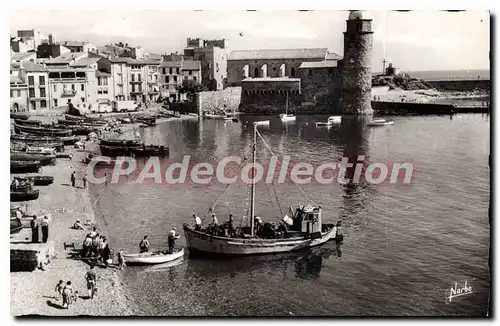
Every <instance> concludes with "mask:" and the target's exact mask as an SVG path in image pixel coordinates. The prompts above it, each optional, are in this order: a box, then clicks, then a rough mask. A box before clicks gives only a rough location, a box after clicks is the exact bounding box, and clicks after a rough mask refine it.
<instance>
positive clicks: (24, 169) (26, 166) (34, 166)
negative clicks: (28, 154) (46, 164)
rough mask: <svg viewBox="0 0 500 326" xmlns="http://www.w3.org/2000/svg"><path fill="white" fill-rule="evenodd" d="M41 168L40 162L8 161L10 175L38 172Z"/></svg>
mask: <svg viewBox="0 0 500 326" xmlns="http://www.w3.org/2000/svg"><path fill="white" fill-rule="evenodd" d="M41 167H42V165H41V164H40V161H12V160H11V161H10V173H29V172H38V171H39V170H40V168H41Z"/></svg>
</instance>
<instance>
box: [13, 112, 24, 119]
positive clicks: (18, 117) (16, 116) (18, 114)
mask: <svg viewBox="0 0 500 326" xmlns="http://www.w3.org/2000/svg"><path fill="white" fill-rule="evenodd" d="M10 118H11V119H18V120H28V118H29V115H27V114H25V113H14V112H11V113H10Z"/></svg>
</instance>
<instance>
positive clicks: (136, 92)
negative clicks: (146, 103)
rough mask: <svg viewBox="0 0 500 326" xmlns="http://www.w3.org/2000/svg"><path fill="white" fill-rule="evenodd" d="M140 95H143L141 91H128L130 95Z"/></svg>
mask: <svg viewBox="0 0 500 326" xmlns="http://www.w3.org/2000/svg"><path fill="white" fill-rule="evenodd" d="M142 93H143V91H142V89H140V90H132V91H130V94H142Z"/></svg>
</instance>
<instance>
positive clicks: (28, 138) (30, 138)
mask: <svg viewBox="0 0 500 326" xmlns="http://www.w3.org/2000/svg"><path fill="white" fill-rule="evenodd" d="M10 139H11V140H14V141H20V142H24V143H26V144H42V145H45V144H47V143H58V144H59V146H60V145H61V144H62V145H63V148H62V149H64V145H73V144H74V143H76V142H77V141H78V137H77V136H75V135H72V136H65V137H50V136H34V135H30V134H25V133H21V134H19V135H10ZM47 147H48V146H47Z"/></svg>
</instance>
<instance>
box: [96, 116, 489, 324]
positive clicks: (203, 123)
mask: <svg viewBox="0 0 500 326" xmlns="http://www.w3.org/2000/svg"><path fill="white" fill-rule="evenodd" d="M326 118H327V117H326V116H298V117H297V121H295V122H289V123H287V124H282V123H281V121H280V120H279V119H278V118H277V117H246V118H242V121H241V122H240V123H233V122H227V123H225V122H224V121H219V120H200V121H198V120H197V119H193V120H178V121H172V122H168V123H164V124H160V125H158V126H156V127H150V128H144V129H141V130H140V131H139V133H140V135H141V137H142V139H144V140H145V141H146V142H147V143H155V144H163V145H166V146H168V147H169V148H170V158H169V162H171V161H176V162H181V161H182V159H183V157H184V155H190V156H191V160H193V161H196V162H208V163H214V162H217V161H220V160H221V159H222V158H224V157H227V156H239V157H242V156H248V155H249V154H250V151H251V145H252V137H253V133H252V127H251V122H252V121H254V120H262V119H270V120H271V123H270V126H269V127H267V128H265V127H263V129H262V130H261V133H262V136H263V137H264V139H265V140H266V142H267V143H268V144H269V146H270V148H271V149H272V150H273V151H274V152H275V154H276V155H290V156H291V157H292V159H293V160H296V161H301V162H308V163H311V164H313V165H318V164H321V163H326V162H338V161H339V160H340V159H341V158H342V157H350V158H356V157H358V156H359V155H362V156H365V160H366V161H369V162H382V163H386V162H410V163H411V164H413V167H414V171H413V178H412V180H411V182H410V183H409V184H403V183H402V182H401V183H396V184H380V185H374V184H368V183H364V182H361V183H360V184H359V185H345V184H339V183H333V184H330V185H319V184H318V185H312V186H311V185H307V186H304V187H303V188H302V189H300V188H299V187H297V186H295V185H292V184H276V185H275V187H271V186H270V185H268V186H266V185H264V184H259V185H258V186H257V195H256V210H257V212H256V213H257V214H258V215H259V216H261V217H262V218H263V219H264V220H265V221H269V220H272V221H276V220H277V218H279V217H280V216H283V214H285V213H287V212H288V207H289V206H294V207H297V206H298V205H301V204H308V203H311V202H312V203H314V204H317V205H321V206H322V208H323V220H324V222H327V223H334V222H336V221H337V220H339V219H341V220H342V222H343V228H344V241H343V243H342V244H341V245H336V244H335V243H334V242H329V243H327V244H326V245H324V246H321V247H317V248H313V249H311V250H308V251H305V252H298V253H293V254H286V255H271V256H260V257H247V258H237V259H232V260H215V259H210V258H208V257H192V258H191V257H189V256H186V257H185V258H184V261H183V262H182V263H180V264H178V265H176V266H168V265H167V266H161V265H160V266H146V267H127V268H126V269H125V270H124V271H122V275H121V276H122V282H123V283H124V286H125V289H126V291H127V292H128V293H129V295H128V296H129V297H131V298H133V300H135V301H136V302H137V303H138V305H139V306H140V309H141V314H145V315H215V316H242V315H254V316H291V315H295V316H301V315H323V316H365V315H370V316H377V315H378V316H409V315H419V316H445V315H448V316H449V315H457V316H458V315H464V316H484V315H485V314H486V313H487V307H488V300H489V288H490V281H489V266H488V259H489V256H488V255H489V254H488V251H489V245H490V243H489V242H490V227H489V217H488V206H489V196H490V183H489V167H488V154H489V148H490V118H489V116H487V115H480V114H479V115H477V114H476V115H455V116H453V117H449V116H418V117H395V118H394V120H395V124H394V125H392V126H386V127H378V128H369V127H367V126H366V121H362V120H359V119H357V118H345V119H343V121H342V124H340V125H337V126H333V127H331V128H319V127H316V126H315V122H317V121H326ZM391 119H392V118H391ZM128 136H130V137H133V132H131V133H130V134H129V135H128ZM261 147H262V146H261ZM264 152H265V151H264V149H263V148H259V155H261V156H263V155H264ZM92 187H93V188H92V189H91V190H92V196H93V203H94V206H95V207H94V208H95V210H96V213H97V215H98V218H99V219H101V221H102V223H103V224H104V225H105V228H106V230H107V232H108V233H109V234H107V237H108V238H110V243H111V244H112V247H113V249H114V250H115V251H116V250H119V249H124V250H125V252H137V251H138V244H139V242H140V240H141V239H142V237H143V236H144V235H146V234H147V235H148V236H149V238H150V243H151V246H152V247H153V248H154V249H164V248H166V240H167V239H166V235H167V232H168V231H169V230H170V228H171V227H172V226H176V227H177V231H178V232H180V233H181V234H182V236H181V238H180V239H179V240H178V241H177V242H176V245H177V246H179V247H182V246H185V238H184V235H183V232H182V225H183V223H186V222H187V223H193V220H192V217H191V216H192V214H193V213H197V214H198V215H200V216H204V215H205V214H207V211H208V209H209V208H210V207H211V206H212V205H213V204H214V202H215V201H216V200H217V205H216V208H215V212H216V213H217V215H218V218H219V222H223V221H225V220H226V219H227V216H228V214H229V213H231V214H233V215H234V216H235V219H236V222H237V224H238V223H239V221H240V220H241V217H242V216H243V215H244V214H245V212H246V210H247V209H248V194H249V191H248V187H246V186H244V185H240V184H236V185H234V186H231V187H229V188H228V189H227V190H226V191H225V192H223V190H224V188H225V187H226V186H225V185H223V184H218V183H216V182H212V183H210V184H208V185H201V184H195V183H187V184H183V185H175V186H173V185H168V184H154V183H143V184H134V183H127V182H121V183H118V184H108V185H107V186H106V187H102V186H92ZM274 192H276V197H277V198H278V200H276V198H274ZM204 222H205V223H208V222H210V220H209V218H207V219H205V220H204ZM466 281H467V284H468V286H471V287H472V290H473V293H471V294H467V295H463V296H460V297H456V298H453V299H452V300H451V301H450V300H449V296H450V290H451V288H452V287H454V286H455V283H457V284H458V286H459V287H460V286H463V284H464V282H466Z"/></svg>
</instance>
